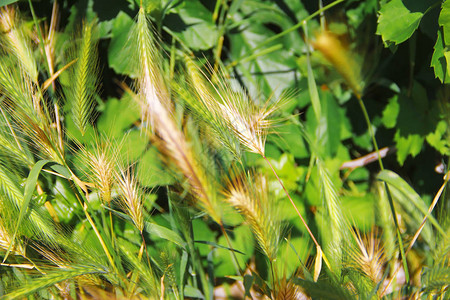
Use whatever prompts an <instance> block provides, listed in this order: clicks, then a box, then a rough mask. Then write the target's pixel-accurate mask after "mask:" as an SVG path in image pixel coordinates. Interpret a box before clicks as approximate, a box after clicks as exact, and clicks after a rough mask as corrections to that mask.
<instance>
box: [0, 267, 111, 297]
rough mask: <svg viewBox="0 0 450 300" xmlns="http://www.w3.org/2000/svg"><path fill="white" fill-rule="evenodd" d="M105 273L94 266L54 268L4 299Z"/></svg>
mask: <svg viewBox="0 0 450 300" xmlns="http://www.w3.org/2000/svg"><path fill="white" fill-rule="evenodd" d="M98 273H103V274H104V273H107V270H105V269H102V268H99V267H95V266H91V265H88V266H74V265H71V266H70V268H56V269H55V271H52V272H51V273H47V274H45V276H43V277H40V278H37V279H34V280H32V281H31V282H27V283H25V284H24V285H23V286H21V287H20V288H19V289H16V290H14V291H13V292H12V293H9V294H7V295H6V299H18V298H24V297H25V296H26V295H30V294H32V293H33V292H37V291H39V290H41V289H44V288H47V287H50V286H52V285H54V284H56V283H58V282H61V281H64V280H69V279H71V278H74V277H77V276H81V275H85V274H98ZM2 298H3V297H2Z"/></svg>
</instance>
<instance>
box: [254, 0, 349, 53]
mask: <svg viewBox="0 0 450 300" xmlns="http://www.w3.org/2000/svg"><path fill="white" fill-rule="evenodd" d="M344 1H345V0H336V1H334V2H332V3H330V4H328V5H327V6H325V7H323V8H321V9H319V10H317V11H315V12H314V13H312V14H310V15H309V16H307V17H306V18H304V19H303V20H301V21H300V22H298V23H297V24H295V25H294V26H292V27H290V28H288V29H286V30H285V31H282V32H280V33H278V34H276V35H274V36H272V37H270V38H268V39H266V40H265V41H264V42H262V43H261V44H259V45H258V46H256V47H255V48H254V49H253V50H257V49H259V48H261V47H264V46H265V45H267V44H270V43H271V42H273V41H274V40H276V39H278V38H280V37H282V36H285V35H286V34H288V33H290V32H292V31H294V30H297V29H298V28H300V27H301V26H302V25H303V22H307V21H309V20H311V19H312V18H314V17H316V16H318V15H320V14H321V13H323V12H324V11H326V10H328V9H330V8H332V7H333V6H336V5H338V4H339V3H341V2H344Z"/></svg>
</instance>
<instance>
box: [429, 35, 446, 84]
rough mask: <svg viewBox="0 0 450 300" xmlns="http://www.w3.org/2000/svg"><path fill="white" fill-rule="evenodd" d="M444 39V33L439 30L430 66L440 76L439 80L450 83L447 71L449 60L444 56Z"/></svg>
mask: <svg viewBox="0 0 450 300" xmlns="http://www.w3.org/2000/svg"><path fill="white" fill-rule="evenodd" d="M444 49H445V45H444V40H443V38H442V33H441V31H440V30H439V31H438V33H437V39H436V44H435V45H434V52H433V56H432V57H431V64H430V66H431V67H433V69H434V75H435V77H436V78H439V80H440V81H441V82H442V83H444V82H445V83H450V78H449V77H450V76H449V75H448V74H449V73H448V71H447V68H448V67H447V61H446V58H445V56H444Z"/></svg>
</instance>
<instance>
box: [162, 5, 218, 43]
mask: <svg viewBox="0 0 450 300" xmlns="http://www.w3.org/2000/svg"><path fill="white" fill-rule="evenodd" d="M177 12H178V16H175V15H174V14H171V15H168V16H167V17H166V21H167V22H168V24H171V26H170V27H169V28H170V30H171V31H172V33H173V34H175V35H176V36H178V37H179V38H180V39H181V40H182V41H183V42H184V43H185V45H186V46H188V47H189V48H191V49H192V50H208V49H210V48H212V47H214V46H215V45H216V44H217V38H218V31H217V28H216V26H215V24H214V23H213V18H212V13H211V12H210V11H209V10H208V9H206V7H205V6H203V4H202V3H201V2H200V1H198V0H190V1H184V2H183V5H182V6H180V8H179V9H178V10H177Z"/></svg>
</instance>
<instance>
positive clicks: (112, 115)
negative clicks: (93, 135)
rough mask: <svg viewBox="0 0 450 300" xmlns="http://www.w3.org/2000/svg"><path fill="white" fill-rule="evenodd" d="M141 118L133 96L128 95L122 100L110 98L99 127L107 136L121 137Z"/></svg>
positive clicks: (98, 124)
mask: <svg viewBox="0 0 450 300" xmlns="http://www.w3.org/2000/svg"><path fill="white" fill-rule="evenodd" d="M139 118H140V111H139V108H138V106H137V104H136V103H135V102H134V100H133V99H132V98H131V96H127V95H126V96H124V97H122V99H120V100H118V99H116V98H110V99H108V101H106V105H105V109H104V110H103V113H102V115H101V116H100V118H99V120H98V122H97V128H98V130H99V131H100V132H103V133H105V134H106V135H107V136H111V137H121V136H123V132H124V131H125V130H127V129H129V128H130V127H131V126H133V123H134V122H136V121H137V120H139Z"/></svg>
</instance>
